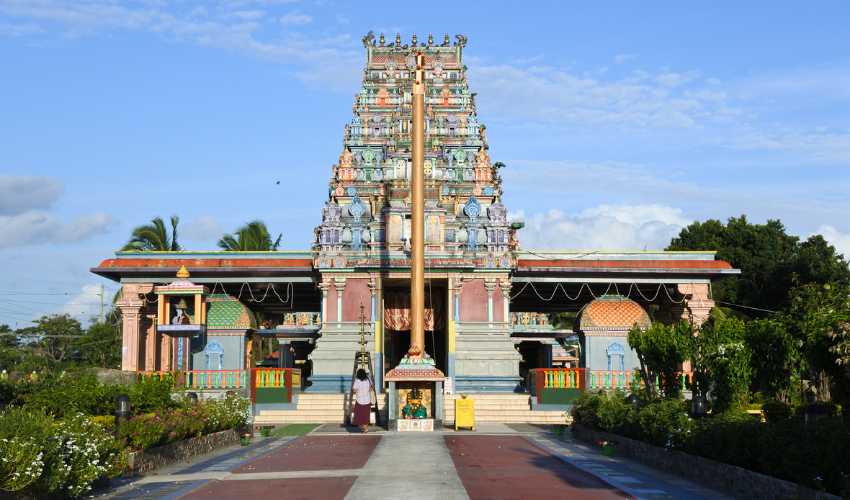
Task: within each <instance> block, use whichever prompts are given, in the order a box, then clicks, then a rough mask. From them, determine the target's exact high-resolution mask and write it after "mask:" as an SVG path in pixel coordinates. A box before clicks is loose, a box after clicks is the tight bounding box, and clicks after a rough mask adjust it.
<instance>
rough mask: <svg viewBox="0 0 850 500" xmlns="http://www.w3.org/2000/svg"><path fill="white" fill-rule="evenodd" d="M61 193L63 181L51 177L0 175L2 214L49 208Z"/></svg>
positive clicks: (0, 206) (0, 211) (0, 209)
mask: <svg viewBox="0 0 850 500" xmlns="http://www.w3.org/2000/svg"><path fill="white" fill-rule="evenodd" d="M61 195H62V183H61V182H59V181H58V180H56V179H52V178H50V177H31V176H25V175H0V216H2V215H15V214H20V213H23V212H26V211H27V210H32V209H44V208H48V207H50V206H51V205H53V203H54V202H56V200H58V199H59V197H60V196H61Z"/></svg>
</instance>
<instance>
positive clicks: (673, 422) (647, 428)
mask: <svg viewBox="0 0 850 500" xmlns="http://www.w3.org/2000/svg"><path fill="white" fill-rule="evenodd" d="M637 423H638V425H639V432H640V437H641V438H642V439H644V440H646V441H647V442H649V443H652V444H654V445H656V446H663V447H665V448H671V447H678V446H680V445H681V444H682V443H684V441H685V440H686V439H687V437H688V435H689V434H690V433H691V430H692V428H693V420H691V418H690V417H688V414H687V412H686V411H685V405H684V402H683V401H680V400H678V399H660V400H657V401H651V402H650V403H648V404H646V405H645V406H644V407H642V408H641V409H640V410H639V411H638V415H637Z"/></svg>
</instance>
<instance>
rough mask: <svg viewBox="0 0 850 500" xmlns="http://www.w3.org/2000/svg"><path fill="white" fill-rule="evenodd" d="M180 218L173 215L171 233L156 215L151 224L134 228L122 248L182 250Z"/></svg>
mask: <svg viewBox="0 0 850 500" xmlns="http://www.w3.org/2000/svg"><path fill="white" fill-rule="evenodd" d="M179 222H180V218H179V217H177V216H176V215H172V216H171V234H169V232H168V229H167V228H166V227H165V222H163V221H162V218H160V217H155V218H154V219H153V220H152V221H151V223H150V224H146V225H144V226H139V227H137V228H135V229H133V234H132V236H131V237H130V241H128V242H127V244H126V245H124V248H122V250H141V251H147V252H175V251H178V250H180V244H179V243H178V242H177V224H178V223H179Z"/></svg>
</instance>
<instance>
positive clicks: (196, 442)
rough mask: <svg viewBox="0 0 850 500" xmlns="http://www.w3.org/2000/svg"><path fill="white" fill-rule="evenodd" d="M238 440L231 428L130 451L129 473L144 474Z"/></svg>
mask: <svg viewBox="0 0 850 500" xmlns="http://www.w3.org/2000/svg"><path fill="white" fill-rule="evenodd" d="M238 442H239V433H238V432H236V431H235V430H233V429H230V430H226V431H221V432H214V433H212V434H207V435H205V436H200V437H196V438H190V439H184V440H183V441H177V442H175V443H169V444H166V445H164V446H158V447H156V448H150V449H147V450H144V451H134V452H131V453H130V455H129V457H128V460H127V472H128V473H129V474H130V475H144V474H147V473H149V472H152V471H154V470H156V469H159V468H160V467H165V466H166V465H171V464H173V463H176V462H182V461H184V460H188V459H190V458H192V457H194V456H197V455H203V454H204V453H209V452H211V451H213V450H216V449H219V448H224V447H226V446H230V445H233V444H236V443H238Z"/></svg>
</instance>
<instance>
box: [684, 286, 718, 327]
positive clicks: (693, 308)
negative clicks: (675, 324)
mask: <svg viewBox="0 0 850 500" xmlns="http://www.w3.org/2000/svg"><path fill="white" fill-rule="evenodd" d="M677 288H678V290H679V293H681V294H682V295H684V297H685V305H686V310H685V313H686V316H685V315H683V316H684V319H689V320H690V321H691V322H692V323H693V325H694V327H696V328H699V327H700V326H702V324H703V323H705V321H706V320H707V319H708V316H709V314H711V310H712V309H713V308H714V300H712V298H711V297H710V288H709V285H708V284H707V283H680V284H679V285H678V287H677Z"/></svg>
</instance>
